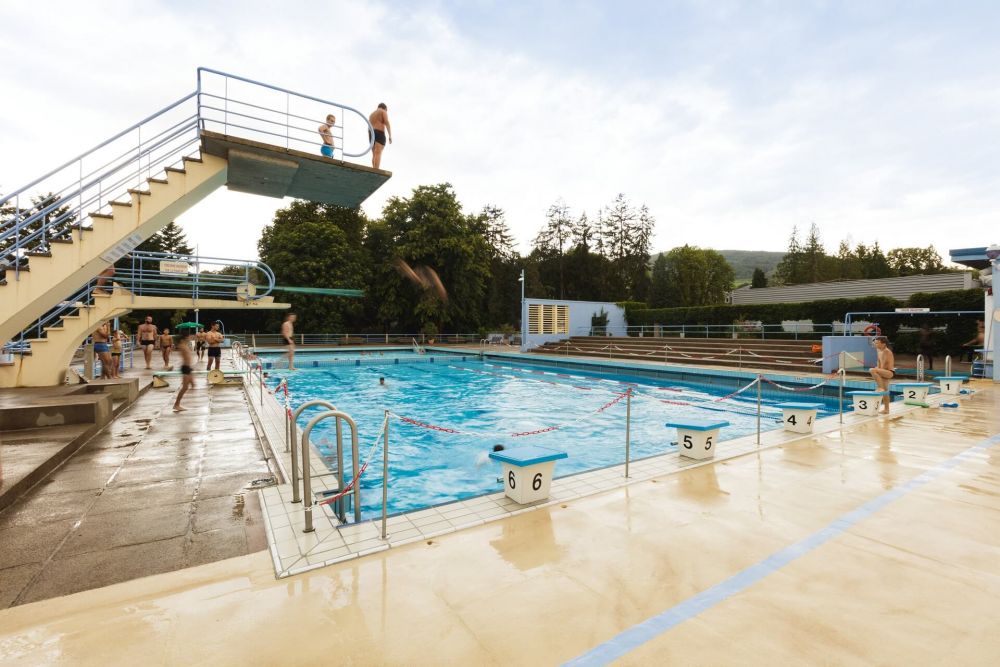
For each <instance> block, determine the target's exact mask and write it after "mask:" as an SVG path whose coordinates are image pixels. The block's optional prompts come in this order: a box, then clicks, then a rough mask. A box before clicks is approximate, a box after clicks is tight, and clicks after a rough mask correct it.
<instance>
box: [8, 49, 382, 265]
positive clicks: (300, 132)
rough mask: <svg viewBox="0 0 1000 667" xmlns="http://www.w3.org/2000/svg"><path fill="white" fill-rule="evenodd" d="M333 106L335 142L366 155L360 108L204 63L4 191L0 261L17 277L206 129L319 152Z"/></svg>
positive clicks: (172, 162) (173, 166)
mask: <svg viewBox="0 0 1000 667" xmlns="http://www.w3.org/2000/svg"><path fill="white" fill-rule="evenodd" d="M330 113H332V114H333V115H335V116H337V122H336V123H335V124H334V126H333V127H332V130H333V132H332V134H333V139H334V142H335V143H336V144H337V145H336V147H335V150H336V151H338V152H339V153H340V154H341V155H342V156H345V157H360V156H362V155H365V154H366V153H368V152H369V151H370V150H371V147H372V143H373V141H374V135H373V134H372V132H371V124H370V123H369V122H368V118H367V117H366V116H365V115H364V114H362V113H361V112H360V111H358V110H357V109H354V108H353V107H349V106H346V105H344V104H341V103H339V102H333V101H329V100H325V99H322V98H319V97H315V96H312V95H305V94H302V93H297V92H294V91H291V90H287V89H285V88H280V87H278V86H273V85H271V84H267V83H263V82H260V81H254V80H252V79H247V78H244V77H240V76H236V75H233V74H227V73H225V72H220V71H218V70H213V69H208V68H205V67H199V68H198V70H197V87H196V89H195V91H194V92H191V93H189V94H187V95H185V96H184V97H181V98H180V99H178V100H177V101H175V102H172V103H170V104H168V105H166V106H165V107H163V108H162V109H160V110H159V111H157V112H155V113H154V114H152V115H150V116H147V117H146V118H144V119H142V120H141V121H139V122H138V123H136V124H134V125H131V126H130V127H128V128H126V129H124V130H122V131H121V132H119V133H117V134H115V135H114V136H112V137H110V138H109V139H107V140H105V141H103V142H101V143H100V144H98V145H97V146H94V147H93V148H91V149H90V150H88V151H85V152H84V153H82V154H80V155H78V156H77V157H75V158H73V159H72V160H69V161H68V162H66V163H65V164H63V165H61V166H59V167H57V168H55V169H53V170H52V171H50V172H48V173H46V174H44V175H43V176H40V177H38V178H36V179H34V180H32V181H30V182H29V183H27V184H26V185H24V186H22V187H20V188H18V189H17V190H14V191H13V192H10V193H8V194H6V195H4V196H2V197H0V264H3V265H5V266H4V267H0V268H10V269H12V270H13V271H14V278H15V280H17V279H19V278H20V272H21V270H22V269H24V268H25V266H26V265H27V263H28V262H29V261H30V254H31V253H43V252H46V251H47V250H48V248H49V246H50V244H51V243H53V242H60V241H62V242H66V241H69V240H71V239H72V237H73V235H74V234H76V236H77V238H79V237H80V236H81V235H82V234H83V231H84V230H85V229H88V228H90V227H91V226H92V224H93V223H92V220H91V219H90V216H91V214H95V213H106V212H107V211H108V210H110V206H111V202H114V201H117V200H121V199H123V198H125V197H127V196H129V195H130V191H133V192H134V191H137V190H138V191H142V190H143V188H144V187H145V184H146V183H147V182H148V181H149V180H150V179H154V180H155V179H165V178H166V176H167V175H168V174H169V172H170V171H182V170H183V164H184V160H185V158H192V157H194V156H196V155H197V154H198V153H199V150H200V147H201V140H202V139H201V132H202V131H203V130H210V129H216V130H222V131H223V132H224V133H225V134H227V135H230V136H235V137H240V138H244V139H251V140H258V141H263V142H265V143H267V144H269V145H274V144H283V145H284V147H285V148H290V147H296V148H298V149H299V150H302V149H308V150H310V151H311V152H314V153H318V148H319V146H320V144H321V139H320V135H319V133H318V128H319V125H320V124H321V123H324V122H325V117H326V115H327V114H330ZM307 123H314V125H312V126H310V125H308V124H307ZM352 137H354V138H357V141H352V140H350V138H352ZM362 138H363V139H362ZM337 142H339V143H337ZM349 143H350V145H348V144H349ZM133 247H134V246H133ZM0 277H2V274H0Z"/></svg>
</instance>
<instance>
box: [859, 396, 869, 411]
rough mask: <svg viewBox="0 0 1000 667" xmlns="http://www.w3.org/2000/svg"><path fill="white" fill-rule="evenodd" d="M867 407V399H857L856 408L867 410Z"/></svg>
mask: <svg viewBox="0 0 1000 667" xmlns="http://www.w3.org/2000/svg"><path fill="white" fill-rule="evenodd" d="M867 409H868V401H867V400H866V399H864V398H859V399H858V410H867Z"/></svg>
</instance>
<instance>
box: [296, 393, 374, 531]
mask: <svg viewBox="0 0 1000 667" xmlns="http://www.w3.org/2000/svg"><path fill="white" fill-rule="evenodd" d="M331 417H332V418H334V419H336V420H337V426H338V429H339V426H340V421H341V420H344V421H345V422H347V424H348V426H350V427H351V458H352V461H351V465H352V468H353V472H354V476H353V477H352V478H351V479H354V480H357V478H358V470H359V469H360V467H359V466H360V464H359V463H358V425H357V424H356V423H354V420H353V419H352V418H351V416H350V415H349V414H347V413H346V412H340V411H339V410H330V411H329V412H324V413H322V414H318V415H316V416H315V417H313V418H312V419H311V420H310V421H309V423H308V424H306V427H305V429H303V431H302V503H303V506H304V507H303V509H304V510H305V527H304V528H303V530H302V532H304V533H311V532H312V531H313V530H315V528H313V520H312V510H313V505H314V504H315V503H314V502H313V497H312V479H311V473H312V471H311V470H310V469H309V434H310V433H311V432H312V430H313V428H314V427H315V426H316V424H318V423H319V422H321V421H323V420H324V419H329V418H331ZM338 433H339V430H338ZM338 440H339V438H338ZM338 449H341V451H342V448H340V447H338ZM343 467H344V462H343V459H341V460H340V461H339V462H338V468H339V469H341V470H342V469H343ZM337 490H338V491H343V484H341V485H339V487H338V489H337ZM353 493H354V520H355V521H356V522H358V521H361V484H360V483H359V482H358V481H355V484H354V489H353Z"/></svg>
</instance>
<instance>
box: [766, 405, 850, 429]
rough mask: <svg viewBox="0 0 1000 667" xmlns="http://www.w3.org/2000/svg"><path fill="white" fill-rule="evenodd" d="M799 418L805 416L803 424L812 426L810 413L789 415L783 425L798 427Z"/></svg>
mask: <svg viewBox="0 0 1000 667" xmlns="http://www.w3.org/2000/svg"><path fill="white" fill-rule="evenodd" d="M861 409H862V410H863V409H864V407H862V408H861ZM801 416H805V417H806V422H805V425H806V426H812V423H813V415H812V414H811V413H810V414H808V416H806V415H795V414H790V415H788V419H786V420H785V423H787V424H790V425H792V426H798V425H799V419H797V417H801Z"/></svg>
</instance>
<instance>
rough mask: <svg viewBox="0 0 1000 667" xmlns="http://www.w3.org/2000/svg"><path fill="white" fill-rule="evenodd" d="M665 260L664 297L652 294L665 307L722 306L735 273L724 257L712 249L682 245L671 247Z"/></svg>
mask: <svg viewBox="0 0 1000 667" xmlns="http://www.w3.org/2000/svg"><path fill="white" fill-rule="evenodd" d="M664 257H665V260H666V268H665V274H666V279H665V280H664V281H663V284H664V285H665V288H666V289H665V294H662V295H661V294H654V295H653V299H656V302H657V303H665V304H666V306H665V307H668V308H669V307H676V306H709V305H714V304H720V303H724V302H725V300H726V295H727V294H728V293H729V291H730V290H731V289H732V286H733V280H734V276H735V274H734V273H733V267H731V266H730V265H729V263H728V262H727V261H726V258H725V257H723V256H722V255H721V254H720V253H718V252H716V251H715V250H709V249H702V248H698V247H697V246H689V245H685V246H682V247H680V248H674V249H673V250H671V251H670V252H668V253H666V255H665V256H664Z"/></svg>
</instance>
